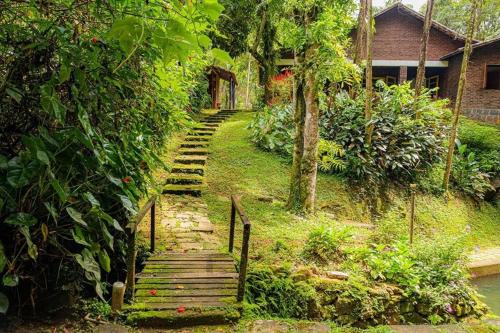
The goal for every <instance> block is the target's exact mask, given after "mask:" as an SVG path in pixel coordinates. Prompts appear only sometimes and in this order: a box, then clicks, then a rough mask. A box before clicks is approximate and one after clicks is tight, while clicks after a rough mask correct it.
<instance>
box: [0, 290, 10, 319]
mask: <svg viewBox="0 0 500 333" xmlns="http://www.w3.org/2000/svg"><path fill="white" fill-rule="evenodd" d="M8 309H9V299H8V298H7V296H5V294H4V293H1V292H0V313H2V314H6V313H7V310H8Z"/></svg>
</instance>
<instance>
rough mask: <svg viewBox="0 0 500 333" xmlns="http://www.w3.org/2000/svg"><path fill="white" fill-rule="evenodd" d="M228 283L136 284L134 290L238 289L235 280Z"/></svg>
mask: <svg viewBox="0 0 500 333" xmlns="http://www.w3.org/2000/svg"><path fill="white" fill-rule="evenodd" d="M231 281H232V282H230V283H168V284H165V283H143V282H141V283H137V284H136V285H135V289H136V290H141V289H144V290H148V291H149V290H152V289H157V290H162V289H164V290H179V289H183V290H192V289H234V290H236V288H237V287H238V283H237V281H236V280H231Z"/></svg>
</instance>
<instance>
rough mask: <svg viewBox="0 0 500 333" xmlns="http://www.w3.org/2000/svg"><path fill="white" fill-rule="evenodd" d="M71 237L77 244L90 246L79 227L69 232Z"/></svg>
mask: <svg viewBox="0 0 500 333" xmlns="http://www.w3.org/2000/svg"><path fill="white" fill-rule="evenodd" d="M71 235H72V236H73V239H74V240H75V242H77V243H78V244H80V245H84V246H90V244H89V243H88V242H87V240H86V238H85V235H84V234H83V230H82V229H81V228H80V227H79V226H75V228H74V229H73V230H71Z"/></svg>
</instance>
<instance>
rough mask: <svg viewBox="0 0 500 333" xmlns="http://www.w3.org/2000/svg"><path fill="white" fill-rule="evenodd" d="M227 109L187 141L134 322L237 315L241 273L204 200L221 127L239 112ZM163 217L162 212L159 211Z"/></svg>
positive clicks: (190, 321) (167, 189)
mask: <svg viewBox="0 0 500 333" xmlns="http://www.w3.org/2000/svg"><path fill="white" fill-rule="evenodd" d="M234 113H235V111H233V110H223V111H220V112H218V113H217V114H215V115H211V116H208V117H206V118H204V119H203V120H202V121H201V124H202V125H201V126H198V127H196V128H194V129H193V130H192V131H191V132H190V133H189V134H188V135H187V136H186V137H185V139H184V142H183V143H182V144H181V148H180V149H179V151H178V153H179V155H178V156H177V157H176V158H175V160H174V165H173V167H172V170H171V174H170V175H169V177H168V178H167V180H166V185H165V186H164V189H163V195H162V196H161V199H160V200H161V205H160V207H161V210H160V211H159V215H160V216H158V220H159V221H160V223H159V225H158V226H157V228H158V229H159V233H158V235H159V238H160V239H158V240H157V244H158V250H157V251H156V252H155V253H154V254H153V255H152V256H151V257H150V258H148V260H147V261H146V265H145V267H144V269H143V271H142V272H141V273H140V274H138V278H139V279H138V281H137V283H136V292H135V300H136V302H137V304H138V306H137V307H136V309H138V310H140V311H135V312H132V313H131V314H130V315H129V320H130V321H131V322H134V323H136V324H139V325H144V326H165V325H167V326H172V325H173V326H179V325H181V326H182V325H194V324H202V323H203V324H204V323H210V324H214V323H223V322H226V321H231V320H234V319H236V318H237V317H239V313H238V311H235V310H234V309H235V305H236V295H237V286H238V285H237V284H238V273H237V271H236V265H235V261H234V259H233V258H232V257H231V256H230V255H228V254H227V253H224V252H222V251H220V250H219V249H220V248H221V246H220V243H219V240H218V239H217V237H215V236H214V235H213V226H212V223H211V222H210V220H209V218H208V208H207V205H206V203H205V202H204V200H203V199H202V198H201V195H202V191H203V190H204V188H205V187H206V184H205V165H206V163H207V161H208V149H207V147H208V145H209V143H210V138H211V136H212V135H213V134H214V133H215V131H216V130H217V127H218V126H219V125H220V124H221V123H222V122H223V121H224V120H225V119H227V118H228V117H230V116H231V115H232V114H234ZM157 214H158V213H157Z"/></svg>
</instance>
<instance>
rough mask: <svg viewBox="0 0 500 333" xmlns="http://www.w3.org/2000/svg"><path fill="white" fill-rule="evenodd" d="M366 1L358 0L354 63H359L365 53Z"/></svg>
mask: <svg viewBox="0 0 500 333" xmlns="http://www.w3.org/2000/svg"><path fill="white" fill-rule="evenodd" d="M366 1H367V0H360V1H359V13H358V28H357V29H356V44H355V45H354V58H353V61H354V63H355V64H356V65H360V64H361V62H362V61H363V59H364V55H365V52H364V51H365V46H366V44H365V40H366V14H367V12H366Z"/></svg>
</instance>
